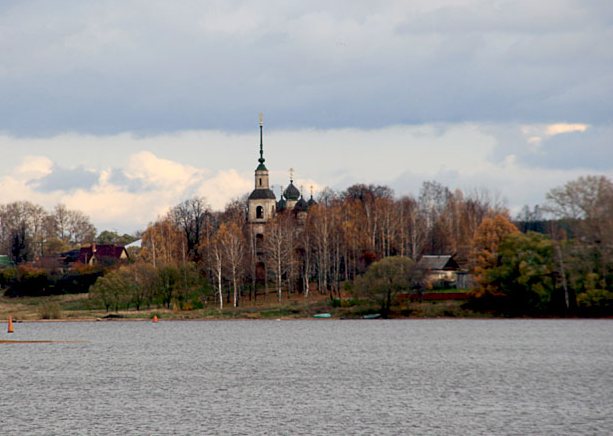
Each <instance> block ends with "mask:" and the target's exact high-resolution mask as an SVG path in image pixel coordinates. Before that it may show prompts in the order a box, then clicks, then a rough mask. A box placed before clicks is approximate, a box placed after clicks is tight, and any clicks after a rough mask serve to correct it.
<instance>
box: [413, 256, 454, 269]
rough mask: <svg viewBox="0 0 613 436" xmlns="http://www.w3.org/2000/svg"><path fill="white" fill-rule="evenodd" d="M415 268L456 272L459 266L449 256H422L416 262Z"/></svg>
mask: <svg viewBox="0 0 613 436" xmlns="http://www.w3.org/2000/svg"><path fill="white" fill-rule="evenodd" d="M417 267H418V268H421V269H427V270H448V271H449V270H451V271H453V270H458V269H460V265H458V263H457V262H456V261H455V260H454V258H453V256H452V255H450V254H446V255H440V256H434V255H429V254H428V255H424V256H422V257H421V259H419V262H417Z"/></svg>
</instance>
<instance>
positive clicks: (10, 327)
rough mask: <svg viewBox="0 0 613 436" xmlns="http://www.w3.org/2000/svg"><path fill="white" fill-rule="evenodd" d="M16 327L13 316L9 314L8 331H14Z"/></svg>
mask: <svg viewBox="0 0 613 436" xmlns="http://www.w3.org/2000/svg"><path fill="white" fill-rule="evenodd" d="M14 332H15V329H14V328H13V317H12V316H10V315H9V328H8V333H14Z"/></svg>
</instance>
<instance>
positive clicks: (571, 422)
mask: <svg viewBox="0 0 613 436" xmlns="http://www.w3.org/2000/svg"><path fill="white" fill-rule="evenodd" d="M3 330H4V331H3V332H2V333H1V334H0V339H4V340H5V339H11V340H52V341H70V342H62V343H28V344H24V343H22V344H17V343H14V344H7V343H3V344H0V365H1V368H0V386H1V390H0V433H1V434H34V435H37V434H40V435H66V434H92V435H97V434H101V435H107V434H136V435H157V434H160V435H164V434H181V435H199V434H215V435H256V434H305V435H306V434H309V435H310V434H314V435H336V434H351V435H353V434H377V435H398V434H419V435H421V434H441V435H446V434H454V435H455V434H471V435H474V434H522V435H524V434H539V435H541V434H555V435H562V434H569V435H570V434H572V435H578V434H579V435H592V434H610V433H612V432H613V413H612V411H613V321H611V320H467V319H460V320H454V319H441V320H390V321H384V320H368V321H367V320H356V321H349V320H343V321H341V320H302V321H189V322H180V321H174V322H173V321H167V322H164V321H162V322H160V323H157V324H154V323H150V322H119V321H118V322H115V321H113V322H80V323H22V324H16V325H15V333H13V334H12V335H8V334H7V333H5V331H6V330H5V329H4V327H3Z"/></svg>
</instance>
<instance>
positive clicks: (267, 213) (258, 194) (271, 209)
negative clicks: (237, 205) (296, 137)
mask: <svg viewBox="0 0 613 436" xmlns="http://www.w3.org/2000/svg"><path fill="white" fill-rule="evenodd" d="M263 130H264V121H263V117H262V114H260V158H259V159H258V162H259V165H258V166H257V168H256V169H255V188H254V190H253V192H251V194H250V195H249V199H248V214H247V221H248V223H249V225H250V226H251V229H252V232H253V234H255V235H256V237H257V238H258V239H261V238H263V236H264V234H265V233H266V224H268V223H269V222H270V221H271V220H272V219H274V218H275V216H276V215H277V214H280V213H292V214H293V215H294V216H295V217H296V219H297V221H298V223H299V224H302V223H304V220H305V219H306V215H307V212H308V210H309V208H310V207H311V206H313V205H314V204H316V203H315V200H314V199H313V194H312V193H311V198H310V199H309V201H306V200H305V199H304V196H303V195H302V194H301V193H300V191H299V190H298V188H296V186H295V185H294V180H293V175H291V176H290V183H289V186H288V187H287V188H286V189H285V190H284V191H283V192H282V194H281V198H280V199H279V201H277V197H276V196H275V193H274V192H273V191H272V189H270V178H269V173H268V168H266V165H265V164H264V163H265V162H266V159H265V158H264V138H263Z"/></svg>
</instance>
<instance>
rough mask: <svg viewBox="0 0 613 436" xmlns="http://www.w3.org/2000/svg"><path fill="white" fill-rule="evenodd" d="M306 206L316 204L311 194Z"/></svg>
mask: <svg viewBox="0 0 613 436" xmlns="http://www.w3.org/2000/svg"><path fill="white" fill-rule="evenodd" d="M307 204H308V205H309V207H311V206H315V205H316V204H317V202H316V201H315V199H314V198H313V194H311V198H309V201H307Z"/></svg>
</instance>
